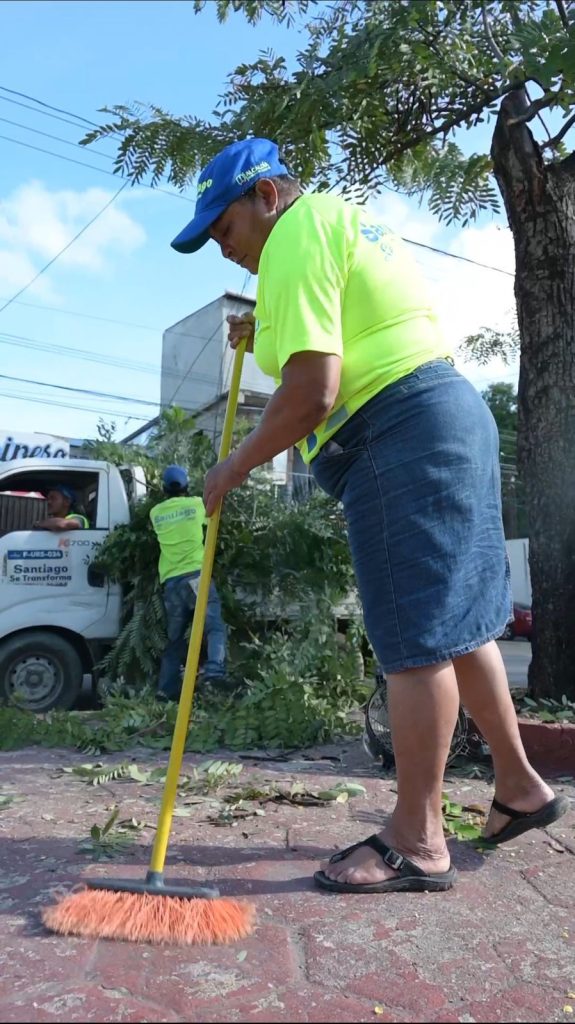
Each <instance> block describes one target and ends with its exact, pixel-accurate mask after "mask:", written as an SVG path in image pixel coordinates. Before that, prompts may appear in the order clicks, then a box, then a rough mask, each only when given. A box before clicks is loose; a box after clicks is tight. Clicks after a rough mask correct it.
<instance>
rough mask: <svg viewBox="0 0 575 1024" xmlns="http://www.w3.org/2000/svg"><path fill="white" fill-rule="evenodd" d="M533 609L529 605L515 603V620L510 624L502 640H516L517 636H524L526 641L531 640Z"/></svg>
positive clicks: (502, 635)
mask: <svg viewBox="0 0 575 1024" xmlns="http://www.w3.org/2000/svg"><path fill="white" fill-rule="evenodd" d="M531 624H532V617H531V608H530V607H529V605H528V604H518V603H517V602H516V601H514V602H513V619H512V621H511V622H508V623H507V625H506V627H505V629H504V631H503V633H502V634H501V639H502V640H514V639H515V637H516V636H524V637H525V639H526V640H531Z"/></svg>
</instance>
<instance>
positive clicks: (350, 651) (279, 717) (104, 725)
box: [0, 614, 365, 789]
mask: <svg viewBox="0 0 575 1024" xmlns="http://www.w3.org/2000/svg"><path fill="white" fill-rule="evenodd" d="M358 639H359V638H358V636H357V635H355V634H354V633H353V631H352V632H350V634H349V635H348V636H347V637H346V638H345V640H344V642H343V643H341V642H340V641H338V638H337V637H336V634H335V631H334V630H333V629H330V626H329V623H328V622H327V621H326V619H325V617H324V616H322V615H321V614H320V616H319V617H318V619H317V620H315V619H311V620H310V621H309V622H301V621H300V622H296V623H294V624H293V627H292V629H291V630H290V631H289V632H287V631H282V632H275V633H270V635H269V636H268V637H267V638H266V641H265V643H264V642H263V641H261V640H260V641H256V642H255V646H254V648H253V650H251V651H250V656H251V657H250V664H251V668H252V670H253V673H252V676H251V678H250V679H249V680H248V681H247V682H246V686H245V690H244V692H243V693H241V694H239V695H236V696H233V697H232V696H228V697H222V696H219V695H217V694H216V695H214V696H212V697H210V698H206V699H203V700H202V699H198V700H197V701H196V703H195V707H194V712H193V716H192V723H191V726H190V730H189V733H188V737H187V741H186V749H187V750H189V751H200V752H202V751H212V750H216V749H218V748H223V747H225V748H228V749H232V750H243V749H252V750H253V749H255V748H262V747H274V748H279V747H288V748H297V747H302V746H306V745H308V744H312V743H318V742H322V741H327V740H331V739H333V738H336V737H338V736H343V735H349V734H350V733H352V732H353V731H354V730H355V729H356V726H355V725H354V724H353V723H352V722H351V721H350V712H351V711H352V710H354V709H356V708H357V706H358V704H359V703H361V702H362V700H363V699H364V696H365V694H364V688H363V686H362V684H361V683H360V682H359V681H358V678H357V676H358V673H357V653H358V646H357V645H358ZM176 714H177V706H176V705H175V704H168V705H160V704H158V703H157V701H155V700H154V697H153V694H152V692H151V691H149V690H144V691H142V690H135V689H131V688H129V687H118V688H117V689H112V690H111V692H109V693H108V694H107V695H106V697H105V702H104V706H103V708H102V709H101V710H100V711H96V712H74V711H72V712H66V711H52V712H50V713H49V714H47V715H34V714H32V713H31V712H27V711H23V710H21V709H19V708H16V707H13V706H10V705H0V749H3V750H13V749H18V748H20V747H25V746H31V745H40V746H47V747H75V748H76V749H78V750H81V751H83V752H84V753H87V754H96V755H97V754H103V753H110V752H115V751H121V750H127V749H133V748H134V747H136V746H141V747H147V748H151V749H157V750H168V749H169V747H170V745H171V741H172V735H173V730H174V725H175V720H176ZM110 772H111V773H112V778H116V779H123V778H126V779H129V778H131V779H134V780H136V781H140V782H144V783H145V782H147V781H155V779H150V780H148V779H142V778H141V776H140V775H138V772H139V770H138V769H137V767H136V768H135V767H134V765H133V764H126V765H120V766H117V767H116V768H105V767H102V766H100V765H93V764H92V765H89V766H84V767H83V768H80V770H79V771H78V772H75V774H79V775H81V776H82V777H85V778H86V780H87V781H89V782H94V780H97V781H96V784H98V783H99V782H102V781H105V776H106V775H107V774H108V773H110ZM222 773H223V776H224V777H225V779H226V780H227V779H228V778H229V771H228V769H227V768H225V767H223V766H222V764H221V763H220V762H216V763H215V765H212V767H206V766H204V768H203V769H202V774H201V779H200V778H199V777H195V776H194V777H192V780H191V781H190V782H189V783H188V788H189V789H193V787H194V785H200V788H201V787H202V786H203V787H204V788H205V787H206V786H207V787H208V788H209V787H211V788H215V787H217V785H219V781H220V779H221V777H222Z"/></svg>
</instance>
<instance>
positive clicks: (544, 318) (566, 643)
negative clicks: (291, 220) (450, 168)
mask: <svg viewBox="0 0 575 1024" xmlns="http://www.w3.org/2000/svg"><path fill="white" fill-rule="evenodd" d="M526 105H527V100H526V97H525V93H524V92H523V91H522V90H518V91H517V92H513V93H510V94H509V95H508V96H507V97H505V99H504V100H503V102H502V104H501V109H500V112H499V116H498V119H497V125H496V128H495V132H494V136H493V143H492V147H491V155H492V158H493V162H494V171H495V176H496V178H497V182H498V185H499V188H500V190H501V193H502V196H503V199H504V202H505V207H506V210H507V216H508V219H509V226H510V228H511V230H512V232H513V238H514V242H515V297H516V300H517V312H518V319H519V330H520V334H521V364H520V374H519V437H518V463H519V472H520V477H521V480H522V482H523V485H524V489H525V495H526V503H527V513H528V521H529V563H530V569H531V584H532V589H533V620H534V625H533V660H532V662H531V666H530V669H529V689H530V691H531V692H532V693H533V695H535V696H536V697H553V698H554V699H556V700H560V699H561V697H562V695H563V694H566V695H567V697H569V698H570V699H571V700H573V699H575V159H574V158H573V157H570V158H568V159H567V160H563V161H561V162H557V163H548V164H545V163H544V161H543V159H542V154H541V151H540V149H539V147H538V146H537V143H536V142H535V140H534V139H533V136H532V134H531V132H530V130H529V128H528V127H527V126H526V125H523V124H521V125H512V126H509V125H508V123H507V122H508V120H509V119H510V118H513V117H516V116H517V115H518V114H520V113H521V112H522V111H524V110H525V109H526Z"/></svg>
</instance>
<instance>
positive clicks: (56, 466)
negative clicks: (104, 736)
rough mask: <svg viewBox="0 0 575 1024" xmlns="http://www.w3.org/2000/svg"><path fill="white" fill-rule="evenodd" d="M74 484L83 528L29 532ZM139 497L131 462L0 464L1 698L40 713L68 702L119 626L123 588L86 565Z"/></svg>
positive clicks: (138, 477)
mask: <svg viewBox="0 0 575 1024" xmlns="http://www.w3.org/2000/svg"><path fill="white" fill-rule="evenodd" d="M57 484H63V485H65V486H67V487H69V488H72V489H73V490H74V491H75V493H76V495H77V497H78V503H77V505H78V511H79V512H81V513H82V514H83V515H84V516H85V517H86V519H87V521H88V528H87V529H78V530H69V531H68V530H62V531H53V530H45V529H38V528H35V524H36V523H37V522H38V521H39V520H42V519H44V518H46V516H47V505H46V499H45V495H46V494H47V493H48V491H49V490H51V489H52V488H53V487H54V486H55V485H57ZM142 493H145V482H144V480H143V474H142V472H141V470H140V471H138V470H137V468H136V467H123V468H118V467H116V466H114V465H112V464H111V463H108V462H97V461H92V460H90V459H50V460H47V459H23V460H18V461H13V462H10V463H0V701H5V700H15V701H17V703H18V704H19V705H20V706H22V707H25V708H28V709H30V710H32V711H36V712H46V711H49V710H51V709H52V708H71V707H73V706H74V705H75V703H76V701H77V699H78V696H79V694H80V692H81V689H82V683H83V678H84V676H85V675H90V676H91V677H92V682H95V669H96V666H97V664H98V662H99V661H100V659H101V657H102V655H103V653H104V651H105V649H106V647H108V646H109V645H110V644H111V643H112V642H113V641H114V639H115V638H116V637H117V635H118V632H119V628H120V617H121V602H122V594H121V589H120V587H119V586H118V585H117V584H115V583H112V582H110V581H109V580H107V579H105V578H104V577H103V576H102V574H101V573H99V572H97V571H96V570H95V569H94V568H93V566H92V561H93V559H94V557H95V555H96V553H97V551H98V548H99V547H100V546H101V544H102V543H103V541H104V540H105V538H106V537H107V535H108V533H109V531H110V530H111V529H113V528H114V527H115V526H117V525H119V524H120V523H126V522H128V521H129V518H130V500H131V499H136V498H138V497H139V496H140V495H141V494H142Z"/></svg>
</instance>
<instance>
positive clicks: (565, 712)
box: [515, 694, 575, 725]
mask: <svg viewBox="0 0 575 1024" xmlns="http://www.w3.org/2000/svg"><path fill="white" fill-rule="evenodd" d="M515 707H516V709H517V714H518V715H521V716H522V717H523V718H535V719H537V720H538V721H540V722H560V723H561V722H562V723H564V724H565V725H575V701H572V700H568V699H567V697H566V696H565V694H563V697H562V698H561V700H553V699H551V698H550V697H549V698H544V699H543V700H532V699H531V697H521V698H516V699H515Z"/></svg>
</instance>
